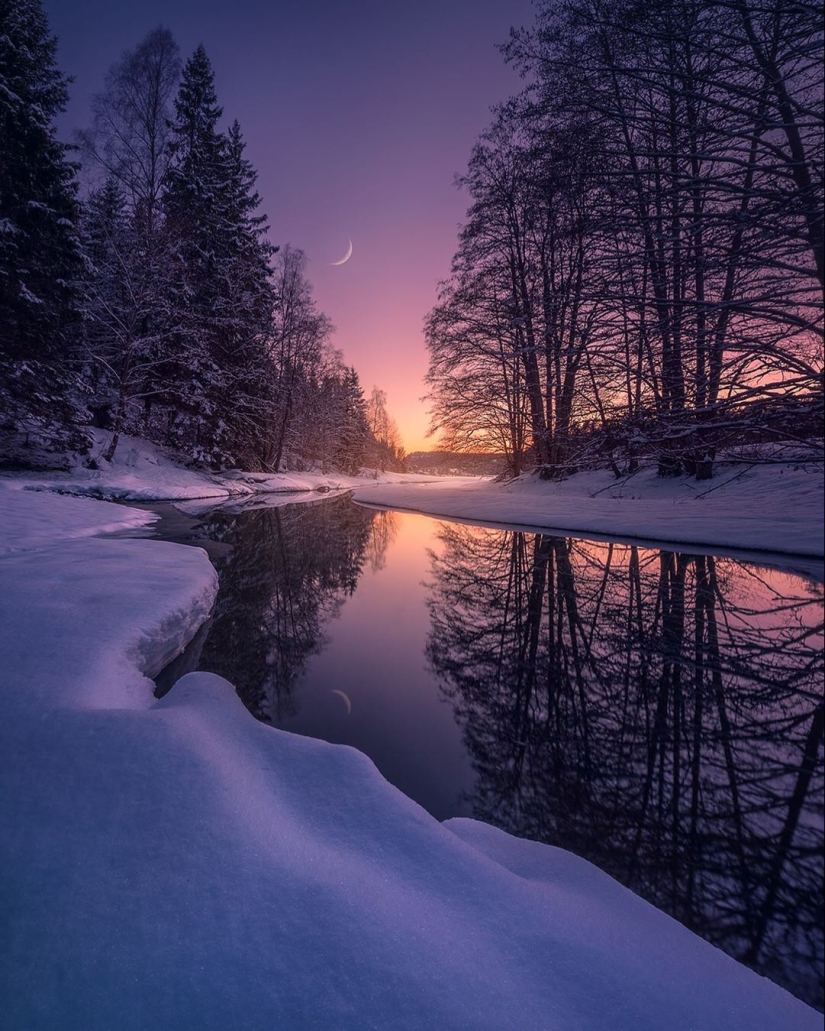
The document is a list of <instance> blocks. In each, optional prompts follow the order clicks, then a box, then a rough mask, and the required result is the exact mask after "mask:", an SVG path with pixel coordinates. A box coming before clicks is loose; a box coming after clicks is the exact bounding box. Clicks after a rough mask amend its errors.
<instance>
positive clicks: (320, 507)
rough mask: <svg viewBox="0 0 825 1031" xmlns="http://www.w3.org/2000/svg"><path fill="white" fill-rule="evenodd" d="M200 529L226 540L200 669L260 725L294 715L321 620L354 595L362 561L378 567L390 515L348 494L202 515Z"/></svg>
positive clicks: (319, 642)
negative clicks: (231, 689) (222, 682)
mask: <svg viewBox="0 0 825 1031" xmlns="http://www.w3.org/2000/svg"><path fill="white" fill-rule="evenodd" d="M202 533H203V534H204V535H205V536H208V537H209V538H211V539H213V540H221V541H226V542H228V543H230V544H232V549H231V552H230V553H229V554H228V556H227V557H226V558H225V559H224V560H223V561H222V562H221V563H220V564H219V566H218V571H219V574H220V591H219V594H218V599H217V602H216V606H215V613H214V617H213V622H212V627H211V629H210V632H209V636H208V638H207V640H206V642H205V644H204V648H203V651H202V652H201V655H200V659H199V668H200V669H203V670H208V671H210V672H213V673H218V674H220V675H221V676H223V677H226V679H227V680H229V681H230V682H231V683H233V684H235V686H236V688H237V691H238V694H239V695H240V697H241V699H242V700H243V702H244V704H245V705H246V707H247V708H248V709H249V710H250V712H252V714H253V715H254V716H256V717H257V718H258V719H260V720H264V721H265V722H271V723H278V722H280V721H282V720H283V719H284V718H285V717H287V716H290V715H292V714H294V713H295V711H296V707H297V697H296V690H295V689H296V685H297V684H298V682H299V680H300V676H301V674H302V673H303V671H304V667H305V665H306V663H307V660H308V659H309V657H310V656H311V655H314V654H316V653H317V652H319V651H320V650H321V649H322V648H323V646H324V644H325V638H324V635H323V627H324V624H325V623H326V622H327V621H328V620H330V619H332V618H334V616H335V615H336V614H337V613H338V611H339V609H340V607H341V605H342V604H343V602H344V601H345V600H346V598H347V597H349V596H350V595H351V594H353V593H354V591H355V588H356V585H357V583H358V579H359V577H360V575H361V572H362V569H363V568H364V565H365V564H369V565H370V567H371V568H373V569H377V568H380V566H381V565H382V563H383V561H384V552H385V551H386V548H387V546H388V545H389V543H390V542H391V540H392V537H393V534H394V524H393V516H392V513H391V512H375V511H371V510H369V509H365V508H359V507H357V506H355V505H353V504H352V503H351V502H350V501H349V499H348V498H337V499H333V500H329V501H323V502H321V503H319V504H299V505H287V506H284V507H281V508H262V509H258V510H256V511H250V512H244V513H242V514H241V515H240V516H231V515H226V516H224V515H221V514H220V513H217V514H215V515H213V516H211V517H210V519H209V520H208V521H207V522H205V523H204V524H203V526H202Z"/></svg>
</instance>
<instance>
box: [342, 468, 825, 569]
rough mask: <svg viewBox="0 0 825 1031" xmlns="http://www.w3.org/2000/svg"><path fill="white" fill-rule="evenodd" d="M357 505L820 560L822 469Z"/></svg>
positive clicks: (533, 482)
mask: <svg viewBox="0 0 825 1031" xmlns="http://www.w3.org/2000/svg"><path fill="white" fill-rule="evenodd" d="M354 497H355V500H356V501H360V502H363V503H365V504H371V505H383V506H389V507H391V508H403V509H409V510H411V511H416V512H425V513H427V514H429V515H438V516H451V517H454V518H461V519H467V520H471V521H475V522H483V523H501V524H505V525H509V526H522V527H531V528H540V529H548V530H562V531H574V532H579V533H584V534H588V533H592V534H601V535H608V536H610V537H611V538H612V539H615V538H616V537H632V538H637V539H638V538H643V539H645V540H649V541H668V542H671V543H674V544H694V545H697V544H701V545H710V546H717V547H724V548H737V549H747V550H752V551H770V552H775V553H779V554H785V555H799V556H815V557H822V556H823V554H825V548H824V547H823V474H822V468H821V467H814V466H809V467H803V466H794V465H759V466H749V465H743V464H732V465H727V466H726V465H720V467H719V471H718V474H717V476H716V478H715V479H714V480H712V481H710V482H709V483H697V482H696V481H695V480H688V479H683V478H680V479H674V480H670V479H661V478H659V477H657V476H656V475H655V472H654V471H653V470H651V469H647V470H643V471H641V472H640V473H638V474H637V475H635V476H633V477H630V478H628V479H625V480H616V479H615V478H614V477H613V476H612V475H611V474H610V473H609V472H592V473H580V474H578V475H576V476H572V477H571V478H570V479H568V480H564V481H562V482H560V483H553V482H549V483H548V482H546V481H542V480H539V479H538V478H537V477H535V476H525V477H521V478H520V479H518V480H515V481H512V482H510V483H493V482H492V481H489V480H487V481H474V482H465V483H456V482H455V481H452V482H449V481H448V482H443V483H440V482H431V483H428V484H415V485H406V484H375V485H373V484H366V485H364V484H362V485H361V486H359V487H357V488H356V490H355V492H354Z"/></svg>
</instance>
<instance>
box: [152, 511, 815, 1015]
mask: <svg viewBox="0 0 825 1031" xmlns="http://www.w3.org/2000/svg"><path fill="white" fill-rule="evenodd" d="M181 525H183V524H181ZM181 525H177V526H176V527H175V533H174V534H171V533H170V534H167V535H168V536H172V537H174V538H175V539H182V538H186V539H189V540H191V542H192V543H197V541H198V540H202V541H209V542H210V544H209V550H210V553H211V556H212V558H213V561H214V562H215V564H216V566H217V568H218V571H219V574H220V584H221V585H220V593H219V596H218V600H217V603H216V608H215V612H214V616H213V619H212V621H211V623H210V624H209V625H208V626H207V627H204V629H203V632H202V633H201V634H200V635H199V638H198V640H197V641H196V642H195V643H194V644H193V646H192V647H191V648H190V649H189V650H188V653H187V655H185V656H184V657H182V659H181V660H180V661H179V662H178V663H176V664H175V666H174V667H173V668H171V669H170V670H167V671H166V672H165V674H164V675H163V676H162V677H161V678H159V691H163V690H167V689H168V688H169V687H170V686H171V683H172V682H173V681H174V679H175V678H176V677H177V676H178V675H180V674H181V673H182V672H184V671H186V670H187V669H192V668H197V669H204V670H209V671H212V672H215V673H218V674H220V675H221V676H224V677H226V678H227V679H228V680H230V681H231V682H232V683H234V684H235V685H236V687H237V691H238V694H239V695H240V697H241V698H242V700H243V701H244V703H245V705H246V706H247V708H248V709H249V710H250V712H251V713H252V714H253V715H254V716H255V717H256V718H258V719H260V720H263V721H265V722H269V723H272V724H274V725H275V726H277V727H279V728H281V729H283V730H288V731H292V732H294V733H298V734H305V735H309V736H312V737H317V738H323V739H324V740H327V741H332V742H339V743H342V744H347V745H351V746H353V747H355V748H357V749H359V750H360V751H362V752H364V753H366V754H367V755H368V756H369V757H370V758H371V759H372V760H373V762H374V763H375V765H376V766H377V767H378V769H379V770H380V771H381V773H382V774H383V775H384V777H386V779H387V780H389V781H390V782H391V783H392V784H394V785H396V786H397V787H398V788H400V789H401V791H403V792H404V793H405V794H407V795H408V796H410V797H411V798H413V799H414V800H415V801H416V802H418V803H419V804H420V805H422V806H423V807H424V808H425V809H427V810H428V811H429V812H430V813H431V814H432V815H433V816H435V817H436V818H437V819H439V820H441V819H445V818H447V817H449V816H456V815H462V816H473V817H476V818H478V819H480V820H484V821H487V822H489V823H493V824H495V825H497V826H499V827H502V828H503V829H505V830H507V831H509V832H511V833H513V834H516V835H520V836H523V837H528V838H533V839H535V840H538V841H543V842H547V843H549V844H552V845H557V846H560V847H562V848H565V849H569V850H571V851H573V852H575V853H577V854H578V855H580V856H583V857H584V858H586V859H588V860H589V861H591V862H593V863H595V864H596V865H597V866H599V867H601V868H602V869H603V870H605V871H607V872H608V873H609V874H611V875H612V876H613V877H615V878H617V879H618V880H619V881H621V882H622V883H623V884H626V885H627V886H628V887H630V888H631V889H632V890H633V891H635V892H636V893H637V894H639V895H642V896H643V897H644V898H646V899H648V900H649V901H650V902H652V903H653V904H654V905H656V906H657V907H658V908H660V909H663V910H665V911H666V912H668V913H670V914H671V915H673V916H674V917H675V918H676V919H678V920H680V921H681V922H682V923H684V924H686V925H687V926H688V927H690V928H691V929H692V930H694V931H695V932H696V933H698V934H700V935H702V936H703V937H705V938H706V939H708V940H709V941H711V942H713V943H714V944H716V945H718V946H719V947H720V948H722V949H724V950H725V951H726V952H728V953H730V954H731V955H733V956H735V957H736V958H738V959H740V960H742V961H743V962H745V963H747V964H748V965H750V966H752V967H754V968H755V969H756V970H758V971H759V972H761V973H763V974H765V975H766V976H769V977H771V978H772V979H773V980H775V981H777V982H779V983H780V984H782V985H784V986H785V987H787V988H788V989H789V990H790V991H792V992H793V993H794V994H796V995H798V996H799V997H801V998H803V999H804V1000H805V1001H807V1002H809V1003H811V1004H812V1005H815V1006H817V1007H818V1008H820V1009H822V1006H823V902H822V898H823V893H822V889H823V754H822V744H823V703H822V683H823V668H824V666H823V609H822V603H823V590H822V584H821V583H820V582H818V581H815V580H812V579H808V578H806V577H804V576H801V575H798V574H796V573H793V572H788V571H783V570H780V569H777V568H771V567H768V566H762V565H759V564H758V563H754V562H748V561H744V560H742V559H740V558H735V557H730V556H728V557H725V556H714V555H713V554H703V553H701V551H699V550H696V551H693V552H691V553H680V552H678V551H673V550H662V549H661V548H654V547H649V546H645V547H643V546H640V545H633V544H630V543H626V542H625V543H616V542H614V543H611V542H609V541H603V542H596V541H591V540H583V539H577V538H575V537H554V536H551V535H549V534H544V533H527V532H516V531H512V530H506V529H489V528H483V527H477V526H470V525H465V524H461V523H455V522H449V521H445V520H438V519H431V518H428V517H425V516H420V515H414V514H410V513H398V512H390V511H376V510H373V509H369V508H365V507H361V506H358V505H355V504H354V503H353V502H352V501H350V500H349V498H346V497H339V498H333V499H329V500H324V501H320V502H315V503H303V504H289V505H285V506H281V507H263V508H258V509H253V510H248V511H241V512H235V511H232V510H228V509H217V510H213V511H211V512H207V513H206V514H204V515H202V516H200V517H199V520H198V522H197V525H196V526H195V527H192V528H191V529H190V530H188V531H187V532H186V533H185V534H184V533H183V532H182V530H181ZM187 525H190V527H191V524H187Z"/></svg>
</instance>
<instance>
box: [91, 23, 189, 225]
mask: <svg viewBox="0 0 825 1031" xmlns="http://www.w3.org/2000/svg"><path fill="white" fill-rule="evenodd" d="M180 72H181V60H180V53H179V51H178V45H177V43H176V42H175V40H174V39H173V37H172V34H171V32H170V31H169V30H168V29H166V28H163V27H162V26H158V28H156V29H153V30H152V31H151V32H150V33H149V34H148V36H146V38H145V39H144V40H143V42H142V43H140V44H139V45H138V46H137V47H136V48H135V49H134V50H127V51H126V52H125V53H124V54H123V56H122V57H121V59H120V61H118V62H117V64H115V65H113V66H112V67H111V68H110V70H109V73H108V75H107V77H106V86H105V89H104V90H103V92H102V93H99V94H98V95H97V96H96V97H95V98H94V102H93V121H92V126H91V128H90V129H88V130H86V131H84V132H81V133H80V134H79V144H80V148H81V151H82V152H83V153H84V154H85V155H86V156H87V157H88V158H90V159H91V160H92V161H94V162H95V163H96V164H97V165H99V166H100V167H101V168H102V169H103V170H104V171H105V173H106V174H107V175H111V176H114V178H115V179H116V180H117V181H118V182H119V183H120V184H121V186H122V187H123V189H124V190H125V191H126V193H127V196H128V198H129V201H130V203H131V206H132V210H133V212H134V213H135V215H136V216H138V218H139V220H140V222H141V223H142V224H143V226H144V227H145V231H146V233H147V235H148V236H150V237H151V236H152V235H153V233H154V232H155V229H156V225H157V215H158V206H159V201H160V194H161V185H162V183H163V177H164V174H165V172H166V168H167V165H168V163H169V139H170V127H169V126H170V118H169V116H170V104H171V101H172V98H173V97H174V94H175V90H176V89H177V85H178V81H179V79H180Z"/></svg>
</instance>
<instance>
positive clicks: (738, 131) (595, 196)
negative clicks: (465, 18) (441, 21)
mask: <svg viewBox="0 0 825 1031" xmlns="http://www.w3.org/2000/svg"><path fill="white" fill-rule="evenodd" d="M822 39H823V37H822V10H821V5H819V4H814V3H807V2H804V0H799V2H797V0H760V2H758V3H757V2H756V0H666V2H659V0H656V2H655V3H654V2H650V0H611V2H604V0H552V2H548V0H542V2H540V3H539V4H538V10H537V19H536V23H535V25H534V26H533V27H532V28H530V29H526V30H518V31H517V30H513V31H512V32H511V35H510V39H509V42H508V43H507V44H506V45H505V46H504V47H503V48H502V49H503V53H504V56H505V58H506V59H507V60H508V61H509V62H511V63H512V64H513V65H514V66H515V67H516V68H517V69H518V70H519V72H520V73H521V75H522V78H523V80H524V83H525V85H524V89H523V90H522V92H521V93H520V94H519V95H518V96H516V97H514V98H512V99H511V100H509V101H508V102H507V103H504V104H502V105H501V106H500V107H499V109H498V110H497V111H496V112H495V117H494V120H493V122H492V124H491V125H490V126H489V127H488V128H487V130H486V131H485V132H484V133H483V135H482V136H481V138H480V139H479V140H478V143H477V145H476V146H475V149H474V151H473V153H472V157H471V159H470V162H469V166H468V168H467V170H466V171H465V173H464V175H463V176H462V177H461V180H460V183H461V185H462V186H463V187H464V188H465V190H466V191H467V192H468V194H469V196H470V200H471V206H470V208H469V211H468V214H467V219H466V222H465V224H464V225H463V227H462V230H461V233H460V238H459V242H458V249H457V251H456V253H455V256H454V259H453V264H452V271H451V274H450V276H449V278H448V279H447V280H446V281H445V282H444V283H442V286H441V291H440V297H439V301H438V304H437V305H436V306H435V307H434V308H433V309H432V311H431V312H430V314H429V316H428V319H427V326H426V335H427V343H428V347H429V353H430V366H429V375H428V382H429V390H430V403H431V406H432V409H431V410H432V420H433V428H434V429H435V430H438V431H440V432H441V433H442V435H443V440H444V446H445V447H446V448H447V449H449V450H452V451H459V450H466V451H498V452H501V453H504V454H505V455H506V456H507V461H508V464H509V467H510V471H511V472H512V473H513V474H518V473H519V472H521V471H522V469H524V468H530V467H531V468H537V469H538V470H539V471H540V473H541V475H543V476H545V477H554V476H560V475H562V476H563V475H566V474H568V473H569V472H571V471H574V470H576V469H580V468H583V467H592V466H593V465H603V466H608V465H609V466H610V467H611V468H612V469H613V471H614V473H615V474H616V475H620V474H623V473H626V472H633V471H634V470H635V469H636V468H638V467H639V465H640V463H654V464H656V465H657V467H658V470H659V472H660V474H662V475H680V474H686V475H688V476H695V477H696V478H697V479H706V478H710V477H711V476H712V475H713V471H714V463H715V461H716V459H717V457H719V456H720V455H722V454H728V455H730V454H731V452H732V451H733V452H737V449H738V453H737V457H741V456H742V455H743V453H744V451H747V452H748V454H749V456H752V457H756V458H759V459H761V460H766V459H767V460H770V459H774V460H775V459H777V458H779V457H785V458H788V457H790V456H792V455H793V456H794V457H799V456H800V454H801V455H802V456H803V457H805V456H807V457H812V458H821V454H822V451H821V446H822V445H821V439H822V415H823V389H822V387H823V380H822V369H823V364H822V329H823V326H822V315H823V207H822V182H823V167H822V158H823V152H822V147H823V79H822V75H823V71H822V69H823V53H822V49H823V48H822Z"/></svg>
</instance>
